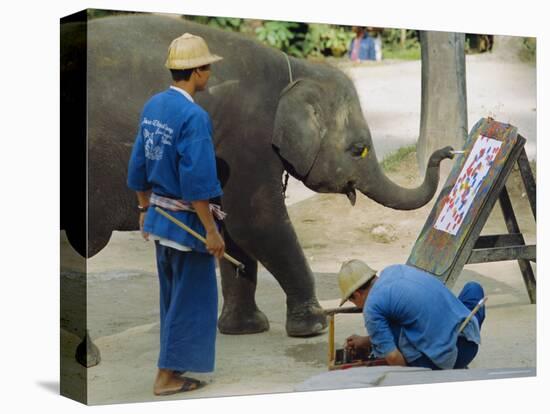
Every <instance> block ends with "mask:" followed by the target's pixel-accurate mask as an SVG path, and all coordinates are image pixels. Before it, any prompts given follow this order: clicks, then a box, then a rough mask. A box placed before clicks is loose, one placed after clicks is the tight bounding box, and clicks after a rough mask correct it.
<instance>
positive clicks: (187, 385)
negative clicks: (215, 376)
mask: <svg viewBox="0 0 550 414" xmlns="http://www.w3.org/2000/svg"><path fill="white" fill-rule="evenodd" d="M182 379H183V384H182V385H181V387H180V388H179V389H177V390H173V391H164V392H160V393H155V395H158V396H163V397H164V396H167V395H173V394H177V393H180V392H187V391H194V390H197V389H199V388H201V387H204V386H205V385H206V383H205V382H202V381H199V380H196V379H194V378H188V377H182Z"/></svg>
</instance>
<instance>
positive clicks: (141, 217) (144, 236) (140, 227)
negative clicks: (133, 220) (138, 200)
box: [139, 211, 149, 241]
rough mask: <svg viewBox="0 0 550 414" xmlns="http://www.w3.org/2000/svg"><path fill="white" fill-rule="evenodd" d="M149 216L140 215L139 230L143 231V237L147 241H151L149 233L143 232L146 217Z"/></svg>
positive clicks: (144, 213)
mask: <svg viewBox="0 0 550 414" xmlns="http://www.w3.org/2000/svg"><path fill="white" fill-rule="evenodd" d="M146 214H147V212H145V211H144V212H141V213H139V230H140V231H141V236H142V237H143V238H144V239H145V240H147V241H148V240H149V233H147V232H145V231H143V223H145V215H146Z"/></svg>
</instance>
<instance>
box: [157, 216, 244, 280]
mask: <svg viewBox="0 0 550 414" xmlns="http://www.w3.org/2000/svg"><path fill="white" fill-rule="evenodd" d="M155 211H156V212H157V213H159V214H162V215H163V216H164V217H166V218H167V219H168V220H170V221H171V222H172V223H174V224H176V225H177V226H178V227H181V228H182V229H183V230H185V231H186V232H188V233H189V234H191V235H192V236H194V237H196V238H197V239H199V240H200V241H201V242H203V243H204V244H206V239H205V238H204V237H202V236H201V235H200V234H199V233H197V232H196V231H195V230H193V229H192V228H190V227H189V226H187V225H186V224H184V223H182V222H181V221H179V220H178V219H177V218H175V217H173V216H172V215H170V214H168V213H167V212H166V211H164V210H161V209H160V208H158V207H155ZM223 257H224V259H226V260H229V261H230V262H231V263H233V264H234V265H235V266H237V268H238V269H239V270H240V271H242V270H244V265H243V264H242V263H241V262H239V261H238V260H237V259H234V258H233V257H231V256H230V255H228V254H227V253H224V254H223Z"/></svg>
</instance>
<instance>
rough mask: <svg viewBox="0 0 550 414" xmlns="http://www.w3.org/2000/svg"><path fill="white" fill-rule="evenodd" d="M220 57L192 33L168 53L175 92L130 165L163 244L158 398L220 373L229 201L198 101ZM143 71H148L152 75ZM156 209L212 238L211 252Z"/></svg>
mask: <svg viewBox="0 0 550 414" xmlns="http://www.w3.org/2000/svg"><path fill="white" fill-rule="evenodd" d="M220 59H221V57H219V56H216V55H212V54H211V53H210V51H209V50H208V46H207V45H206V42H205V41H204V40H203V39H202V38H201V37H198V36H194V35H191V34H189V33H185V34H184V35H182V36H180V37H178V38H177V39H174V40H173V41H172V43H171V44H170V47H169V49H168V58H167V60H166V67H167V68H168V69H169V70H170V72H171V75H172V80H173V82H172V85H171V86H170V87H169V88H168V89H166V90H164V91H162V92H160V93H158V94H156V95H155V96H153V97H152V98H151V99H149V101H148V102H147V103H146V104H145V106H144V108H143V112H142V114H141V119H140V123H139V128H138V133H137V137H136V140H135V143H134V147H133V150H132V155H131V158H130V162H129V166H128V187H130V188H131V189H132V190H134V191H136V193H137V199H138V209H139V211H140V215H139V227H140V229H141V231H142V235H143V237H144V238H145V239H146V240H148V239H149V237H151V238H152V239H153V240H155V251H156V259H157V270H158V277H159V284H160V301H159V302H160V352H159V357H158V362H157V366H158V371H157V375H156V379H155V382H154V386H153V393H154V394H155V395H170V394H175V393H177V392H183V391H192V390H195V389H197V388H199V387H200V386H201V385H203V383H202V382H200V381H198V380H197V379H194V378H190V377H187V376H182V374H183V373H184V372H186V371H192V372H211V371H213V370H214V361H215V345H216V330H217V327H216V324H217V317H218V290H217V283H216V271H215V257H217V258H220V257H222V256H223V253H224V251H225V243H224V241H223V239H222V237H221V235H220V233H219V230H218V226H217V223H216V222H215V218H218V219H220V218H223V214H222V213H221V212H220V211H219V210H218V208H217V207H216V206H214V205H212V204H210V202H209V200H210V199H212V198H214V197H219V196H221V194H222V189H221V186H220V182H219V181H218V177H217V173H216V161H215V153H214V144H213V142H212V123H211V121H210V116H209V115H208V113H207V112H206V111H205V110H204V109H203V108H201V107H200V106H199V105H198V104H197V103H195V101H194V97H195V94H196V93H197V92H200V91H204V90H205V89H206V85H207V83H208V79H209V78H210V64H212V63H214V62H216V61H218V60H220ZM143 70H147V68H144V69H143ZM154 206H158V207H161V208H162V209H165V210H169V211H171V214H172V215H173V216H175V217H176V218H177V219H178V220H180V221H182V222H183V223H185V224H187V225H188V226H189V227H191V228H192V229H193V230H195V231H196V232H198V233H200V234H201V235H203V236H204V237H205V238H206V246H204V245H203V244H202V243H201V242H199V241H197V240H196V239H195V238H194V237H192V236H191V235H190V234H188V233H187V232H185V231H183V230H181V229H180V228H179V227H177V226H176V225H175V224H173V223H172V222H171V221H169V220H167V219H166V218H165V217H162V215H161V214H159V213H158V212H157V211H155V208H154Z"/></svg>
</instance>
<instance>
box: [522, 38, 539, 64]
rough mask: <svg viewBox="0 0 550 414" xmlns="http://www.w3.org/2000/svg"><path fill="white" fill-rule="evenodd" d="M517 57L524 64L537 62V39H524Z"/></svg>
mask: <svg viewBox="0 0 550 414" xmlns="http://www.w3.org/2000/svg"><path fill="white" fill-rule="evenodd" d="M519 57H520V59H521V60H522V61H524V62H529V63H534V62H535V61H536V60H537V39H536V38H535V37H524V38H523V45H522V48H521V50H520V52H519Z"/></svg>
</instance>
